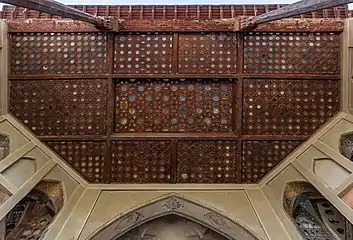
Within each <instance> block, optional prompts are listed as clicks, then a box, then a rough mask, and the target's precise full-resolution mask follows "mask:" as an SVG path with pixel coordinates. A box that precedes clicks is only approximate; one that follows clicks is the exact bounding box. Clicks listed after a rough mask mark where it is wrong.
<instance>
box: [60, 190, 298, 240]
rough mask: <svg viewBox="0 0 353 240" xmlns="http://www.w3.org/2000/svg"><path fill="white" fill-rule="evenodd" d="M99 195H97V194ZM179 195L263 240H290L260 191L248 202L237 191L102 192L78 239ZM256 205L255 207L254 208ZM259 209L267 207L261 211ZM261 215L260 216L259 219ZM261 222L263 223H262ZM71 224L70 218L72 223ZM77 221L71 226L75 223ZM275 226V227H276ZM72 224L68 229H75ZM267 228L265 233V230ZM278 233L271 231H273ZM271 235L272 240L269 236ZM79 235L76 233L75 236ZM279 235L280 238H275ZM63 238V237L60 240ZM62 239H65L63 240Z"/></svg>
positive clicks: (251, 192)
mask: <svg viewBox="0 0 353 240" xmlns="http://www.w3.org/2000/svg"><path fill="white" fill-rule="evenodd" d="M94 194H96V193H94ZM170 194H177V195H179V196H182V197H185V198H187V199H189V200H191V201H194V202H196V203H200V204H202V205H204V206H206V207H210V208H212V209H214V210H216V211H218V212H220V213H221V214H224V215H225V216H227V217H229V218H231V219H233V220H235V221H237V222H238V223H240V224H241V225H244V226H246V227H247V228H248V229H249V230H250V231H251V232H253V233H254V234H255V235H257V236H258V237H259V238H260V239H274V240H275V239H281V240H285V239H291V238H290V237H289V236H288V234H287V233H286V231H285V230H284V228H283V226H282V225H281V223H280V220H279V218H278V216H277V215H276V214H275V212H274V211H272V209H271V206H270V205H269V204H268V202H267V199H266V198H265V196H264V195H263V194H262V192H261V190H250V192H249V193H248V194H249V195H250V196H251V200H249V197H248V194H247V193H246V192H245V191H244V190H236V191H197V192H196V191H174V192H172V191H159V192H157V191H156V192H152V191H139V192H132V191H129V192H127V191H102V192H101V194H100V196H99V198H98V200H97V202H96V203H95V206H94V208H93V211H92V213H91V214H90V216H89V217H88V220H87V222H86V223H85V225H84V227H83V231H82V233H81V235H80V237H79V239H80V240H83V239H86V238H87V237H88V236H89V235H90V234H91V233H92V232H94V231H95V230H96V229H97V228H99V227H100V226H102V225H103V224H105V223H107V222H108V221H109V220H110V219H113V218H114V217H117V216H119V215H121V214H123V213H127V212H129V211H131V210H132V209H135V208H137V207H139V206H142V205H144V204H147V203H149V202H151V201H153V200H156V199H158V198H160V197H162V196H165V195H170ZM93 199H94V197H93V196H92V197H91V200H90V202H89V205H92V204H93ZM254 205H256V206H255V207H254ZM260 207H266V208H267V209H263V210H262V211H261V210H260V209H259V208H260ZM79 208H80V209H79V210H77V213H74V214H73V215H72V216H71V218H76V216H82V218H85V217H86V216H85V215H84V214H82V212H83V211H82V206H80V207H79ZM259 215H261V216H260V217H259ZM260 219H261V221H260ZM265 219H268V220H271V224H268V223H269V222H267V224H266V226H263V225H262V224H261V222H264V221H265ZM69 221H70V222H71V219H70V220H69ZM74 223H75V221H74V222H73V223H72V224H74ZM76 223H77V226H75V228H76V227H77V228H80V225H82V224H84V220H83V219H82V220H81V221H80V222H76ZM272 224H275V225H276V226H273V225H272ZM73 228H74V227H73V225H71V226H70V227H68V228H66V230H67V231H69V229H73ZM264 228H265V229H266V230H264ZM274 229H275V230H276V231H272V230H274ZM268 232H271V233H270V235H271V234H272V235H271V236H272V238H269V237H268ZM68 235H69V234H68V233H65V234H64V232H63V233H62V236H68ZM75 235H76V234H75ZM275 236H277V238H276V237H275ZM60 239H61V238H60ZM62 239H63V238H62Z"/></svg>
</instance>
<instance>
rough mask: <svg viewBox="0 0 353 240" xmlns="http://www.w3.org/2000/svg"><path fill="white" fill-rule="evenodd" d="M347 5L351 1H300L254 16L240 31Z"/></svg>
mask: <svg viewBox="0 0 353 240" xmlns="http://www.w3.org/2000/svg"><path fill="white" fill-rule="evenodd" d="M348 3H353V0H302V1H299V2H296V3H293V4H290V5H288V6H285V7H283V8H279V9H276V10H273V11H270V12H268V13H264V14H261V15H258V16H255V17H253V18H251V19H250V20H248V21H245V22H243V24H242V26H241V29H247V28H252V27H255V26H257V25H259V24H262V23H266V22H271V21H274V20H279V19H282V18H288V17H293V16H296V15H300V14H304V13H308V12H314V11H318V10H322V9H326V8H332V7H336V6H340V5H344V4H348ZM242 21H244V19H242Z"/></svg>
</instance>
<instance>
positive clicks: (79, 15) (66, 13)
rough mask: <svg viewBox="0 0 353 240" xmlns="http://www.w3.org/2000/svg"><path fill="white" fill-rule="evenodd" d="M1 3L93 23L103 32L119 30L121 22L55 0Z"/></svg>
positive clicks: (5, 1) (6, 0)
mask: <svg viewBox="0 0 353 240" xmlns="http://www.w3.org/2000/svg"><path fill="white" fill-rule="evenodd" d="M0 2H3V3H7V4H11V5H15V6H20V7H24V8H28V9H33V10H37V11H39V12H44V13H49V14H52V15H57V16H61V17H63V18H71V19H74V20H79V21H83V22H87V23H91V24H93V25H95V26H96V27H97V28H99V29H102V30H112V31H118V30H119V22H120V21H119V20H118V19H115V20H114V19H113V20H105V19H103V18H100V17H96V16H92V15H90V14H88V13H85V12H82V11H79V10H77V9H74V8H72V7H69V6H66V5H65V4H62V3H59V2H56V1H54V0H0Z"/></svg>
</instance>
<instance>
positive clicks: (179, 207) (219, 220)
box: [87, 194, 261, 240]
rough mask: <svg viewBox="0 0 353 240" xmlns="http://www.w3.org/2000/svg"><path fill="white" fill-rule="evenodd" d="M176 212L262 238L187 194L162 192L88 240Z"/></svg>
mask: <svg viewBox="0 0 353 240" xmlns="http://www.w3.org/2000/svg"><path fill="white" fill-rule="evenodd" d="M168 215H177V216H180V217H183V218H185V219H189V220H191V221H194V222H196V223H199V224H201V225H203V226H205V227H207V228H209V229H211V230H213V231H215V232H217V233H219V234H221V235H222V236H224V237H226V238H227V239H231V240H235V239H236V240H260V239H261V238H259V237H258V236H256V235H255V234H254V233H253V232H252V231H251V230H249V229H247V228H246V226H244V225H242V224H240V223H238V222H236V221H234V220H232V219H230V218H228V217H226V216H224V215H223V214H221V213H219V212H217V211H215V210H213V209H211V208H208V207H205V206H203V205H201V204H199V203H196V202H194V201H191V200H189V199H186V198H185V197H182V196H179V195H176V194H172V195H167V196H163V197H162V198H159V199H157V200H154V201H152V202H149V203H147V204H145V205H143V206H141V207H138V208H136V209H134V210H132V211H129V212H127V213H125V214H122V215H119V216H117V217H115V218H113V219H112V220H110V221H109V222H107V223H105V224H103V225H102V226H100V227H99V228H98V229H97V230H95V231H94V232H93V233H92V234H91V235H90V236H88V238H87V240H99V239H106V240H113V239H117V238H119V237H121V236H122V235H124V234H125V233H127V232H129V231H130V230H132V229H134V228H136V227H138V226H140V225H142V224H144V223H146V222H148V221H151V220H154V219H158V218H160V217H163V216H168Z"/></svg>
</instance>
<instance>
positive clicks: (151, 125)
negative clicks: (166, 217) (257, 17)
mask: <svg viewBox="0 0 353 240" xmlns="http://www.w3.org/2000/svg"><path fill="white" fill-rule="evenodd" d="M202 9H203V8H202V7H201V8H200V11H201V12H200V14H201V15H202V14H203V13H202V11H203V10H202ZM201 15H200V16H201ZM156 21H157V20H156ZM160 27H161V26H160ZM67 31H69V30H67ZM86 31H87V29H86V30H84V29H76V31H73V32H66V33H59V32H46V33H28V32H23V31H19V32H15V33H11V52H12V54H11V66H10V69H11V72H10V105H9V108H10V111H11V113H12V114H13V115H14V116H15V117H17V118H18V119H19V120H20V121H21V122H22V123H23V124H24V125H26V126H27V127H28V128H29V129H30V130H32V131H33V132H34V133H35V134H36V135H37V136H38V137H39V138H40V139H41V140H42V141H44V142H46V143H47V144H48V145H49V146H50V147H51V148H53V149H54V151H56V152H57V153H58V155H60V156H61V157H62V158H63V159H65V160H66V161H67V162H68V163H69V164H70V165H71V166H72V167H73V168H74V169H75V170H76V171H78V172H79V173H80V174H81V175H82V176H84V177H85V178H86V180H87V181H88V182H90V183H257V182H259V181H260V180H261V179H262V178H263V177H264V176H265V175H266V174H267V173H268V172H269V171H271V170H272V169H273V168H274V167H275V166H276V165H277V164H278V163H280V162H281V161H282V160H283V159H285V158H286V156H288V154H290V152H292V151H294V150H295V148H296V147H297V146H298V145H299V144H300V143H301V142H303V141H305V140H307V139H308V138H309V137H310V136H311V135H312V134H313V133H315V131H317V130H318V129H319V128H320V127H321V126H322V125H323V124H324V123H325V122H327V121H329V119H330V118H331V117H333V116H334V115H335V114H336V113H337V112H338V111H339V106H340V103H339V100H340V91H339V89H340V87H339V86H340V77H339V73H340V62H339V59H340V49H339V39H340V31H341V30H337V31H330V32H305V30H303V32H301V33H295V32H278V29H277V32H276V31H267V32H261V31H258V32H246V33H242V32H232V31H225V30H224V29H223V30H221V29H220V30H219V31H217V29H216V30H215V29H213V30H212V31H207V29H205V31H203V32H201V31H200V32H195V31H194V32H189V31H181V30H178V31H174V32H171V31H169V30H168V31H167V30H165V31H160V32H156V31H153V30H152V29H151V30H145V31H141V30H138V29H131V28H130V29H123V30H122V31H121V32H119V33H108V32H99V33H98V32H86ZM287 31H288V29H287ZM0 134H1V132H0ZM347 149H348V148H347ZM347 149H346V150H345V151H344V152H345V153H346V152H347V153H349V149H348V150H347ZM3 152H4V151H3ZM4 153H5V155H6V152H4ZM3 155H4V154H3Z"/></svg>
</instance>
